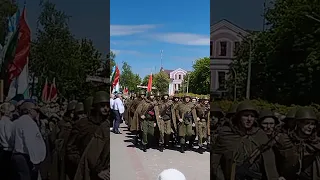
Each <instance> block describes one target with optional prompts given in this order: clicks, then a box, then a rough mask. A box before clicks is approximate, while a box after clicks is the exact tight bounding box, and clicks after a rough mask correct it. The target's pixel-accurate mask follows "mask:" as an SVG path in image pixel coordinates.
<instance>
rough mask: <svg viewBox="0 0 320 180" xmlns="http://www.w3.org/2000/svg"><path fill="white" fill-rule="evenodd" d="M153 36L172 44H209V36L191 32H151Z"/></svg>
mask: <svg viewBox="0 0 320 180" xmlns="http://www.w3.org/2000/svg"><path fill="white" fill-rule="evenodd" d="M151 36H152V37H153V38H155V39H157V40H158V41H163V42H167V43H172V44H181V45H190V46H209V44H210V36H209V35H208V36H205V35H200V34H191V33H164V34H153V35H151Z"/></svg>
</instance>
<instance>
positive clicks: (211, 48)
mask: <svg viewBox="0 0 320 180" xmlns="http://www.w3.org/2000/svg"><path fill="white" fill-rule="evenodd" d="M212 51H213V42H212V41H210V56H213V53H212Z"/></svg>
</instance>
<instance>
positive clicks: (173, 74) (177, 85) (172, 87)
mask: <svg viewBox="0 0 320 180" xmlns="http://www.w3.org/2000/svg"><path fill="white" fill-rule="evenodd" d="M161 71H164V72H166V73H167V74H168V76H169V78H170V83H169V88H168V94H169V95H170V96H171V95H174V93H175V92H178V91H181V90H182V82H183V79H184V77H185V76H186V75H187V73H188V71H186V70H184V69H181V68H178V69H175V70H165V69H163V68H161Z"/></svg>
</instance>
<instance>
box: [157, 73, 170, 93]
mask: <svg viewBox="0 0 320 180" xmlns="http://www.w3.org/2000/svg"><path fill="white" fill-rule="evenodd" d="M169 83H170V78H169V76H168V74H167V73H165V72H164V71H160V72H159V73H157V74H155V75H154V79H153V86H154V87H156V88H157V90H158V91H159V92H160V93H168V88H169Z"/></svg>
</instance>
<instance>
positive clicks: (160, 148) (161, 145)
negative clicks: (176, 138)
mask: <svg viewBox="0 0 320 180" xmlns="http://www.w3.org/2000/svg"><path fill="white" fill-rule="evenodd" d="M163 149H164V147H163V144H160V145H159V151H160V152H163Z"/></svg>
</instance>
